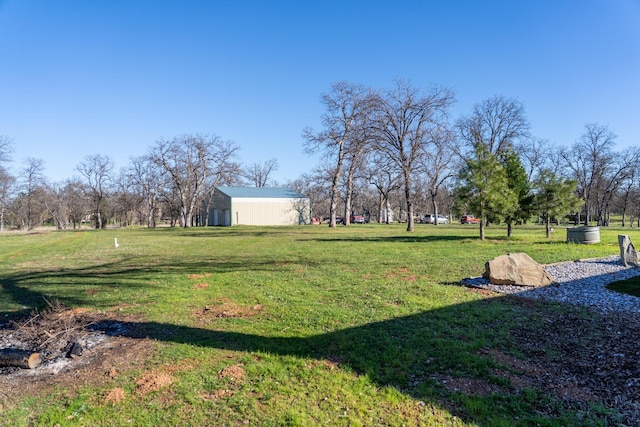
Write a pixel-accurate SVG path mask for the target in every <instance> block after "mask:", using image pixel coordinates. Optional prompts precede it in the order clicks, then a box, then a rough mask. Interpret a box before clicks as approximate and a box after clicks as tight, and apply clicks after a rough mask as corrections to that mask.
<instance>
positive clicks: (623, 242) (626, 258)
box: [618, 234, 640, 267]
mask: <svg viewBox="0 0 640 427" xmlns="http://www.w3.org/2000/svg"><path fill="white" fill-rule="evenodd" d="M618 244H619V245H620V262H621V263H622V265H624V266H625V267H628V266H630V265H631V266H634V267H638V266H640V259H639V258H638V252H637V251H636V248H635V246H633V242H631V238H630V237H629V236H627V235H626V234H618Z"/></svg>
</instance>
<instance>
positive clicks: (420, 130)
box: [0, 80, 640, 239]
mask: <svg viewBox="0 0 640 427" xmlns="http://www.w3.org/2000/svg"><path fill="white" fill-rule="evenodd" d="M454 102H455V96H454V93H453V91H452V90H450V89H447V88H443V87H439V86H431V87H428V88H426V89H420V88H416V87H414V86H412V85H411V83H410V82H408V81H405V80H397V81H395V82H394V85H393V86H392V87H391V88H389V89H378V90H376V89H372V88H367V87H365V86H363V85H359V84H355V83H350V82H345V81H341V82H336V83H334V84H333V85H332V86H331V88H330V90H329V92H327V93H325V94H323V95H322V96H321V103H322V104H323V105H324V107H325V112H324V113H323V115H322V117H321V123H322V128H321V129H320V130H314V129H312V128H310V127H306V128H304V129H303V130H302V138H303V147H302V148H303V150H304V151H305V152H306V153H308V154H309V155H319V156H320V158H321V159H322V160H321V162H320V163H319V164H318V165H317V166H316V167H315V168H314V169H313V170H312V171H310V172H309V173H305V174H303V175H301V176H300V177H298V178H296V179H295V180H291V181H288V182H287V183H286V186H288V187H290V188H293V189H295V190H297V191H299V192H301V193H304V194H306V195H307V196H308V197H310V198H311V200H312V205H313V208H314V215H315V216H316V217H319V218H321V219H324V218H326V219H327V221H328V225H329V227H336V226H337V224H338V223H339V221H338V219H341V222H342V223H343V224H345V225H349V224H350V218H351V215H352V214H353V213H363V214H365V215H367V217H368V218H370V219H371V220H373V221H377V222H386V223H390V222H394V221H398V220H399V221H406V223H407V231H409V232H411V231H413V230H414V229H415V221H416V220H417V218H419V217H420V216H421V215H423V214H424V213H427V212H429V213H433V214H434V215H436V216H437V215H438V214H439V213H440V212H445V213H446V215H447V216H449V217H450V218H451V217H452V216H453V215H456V214H457V215H462V214H473V215H476V216H477V217H478V218H479V219H480V226H479V233H480V238H481V239H483V238H484V229H485V227H486V226H489V225H491V224H498V223H504V224H506V225H507V234H508V235H509V236H511V235H512V232H513V226H514V225H518V224H523V223H525V222H527V221H528V220H530V219H531V218H536V217H537V218H539V219H540V220H541V221H543V222H545V223H546V225H547V227H546V229H547V235H549V228H550V222H551V220H552V219H555V220H558V218H564V217H566V218H567V220H568V221H570V222H572V223H574V224H576V225H577V224H585V225H588V224H591V223H592V222H595V223H596V224H597V225H602V226H607V225H609V224H610V218H611V214H612V213H618V214H621V215H622V225H623V226H626V225H627V224H628V225H630V226H632V225H633V224H632V221H634V220H637V221H638V226H639V227H640V211H639V206H640V204H639V203H638V201H640V171H639V167H640V152H639V150H638V148H635V147H633V148H629V149H626V150H624V151H621V152H618V151H615V142H616V139H617V136H616V135H615V133H614V132H613V131H611V130H610V129H609V128H608V126H604V125H600V124H597V123H588V124H586V125H585V128H584V132H583V133H582V134H581V135H580V136H579V138H578V139H577V140H576V141H575V142H574V143H573V144H572V145H571V146H566V147H561V148H560V149H554V148H553V147H552V146H551V144H550V143H549V142H548V141H545V140H543V139H540V138H536V137H533V136H532V135H531V134H530V125H529V122H528V119H527V117H526V114H525V110H524V106H523V105H522V103H520V102H519V101H518V100H515V99H507V98H504V97H502V96H500V95H496V96H494V97H491V98H488V99H485V100H483V101H481V102H480V103H478V104H476V105H475V106H474V107H473V110H472V111H471V112H470V113H469V114H468V115H463V116H461V117H460V118H458V119H456V120H452V119H451V118H450V109H451V107H452V106H453V104H454ZM11 143H12V141H11V140H10V139H9V138H8V137H7V136H2V135H0V231H1V230H4V228H5V225H9V226H11V227H14V228H23V229H32V228H34V227H36V226H38V225H41V224H43V223H45V222H50V223H52V224H54V225H55V226H56V227H57V228H59V229H66V228H77V227H79V226H80V225H81V224H82V223H84V222H86V221H87V220H90V221H91V222H92V225H93V226H94V227H96V228H103V227H105V226H106V225H107V224H113V225H119V226H128V225H133V224H142V225H146V226H147V227H155V226H156V225H157V224H158V222H159V221H163V222H167V223H169V224H170V225H172V226H178V225H179V226H181V227H191V226H195V225H206V218H208V215H209V212H208V211H207V209H208V206H209V205H210V203H208V202H210V200H211V197H212V195H213V190H214V189H215V187H216V186H219V185H252V186H256V187H264V186H269V185H274V184H276V183H275V182H274V181H273V180H272V179H271V175H272V173H273V172H274V171H275V170H277V169H278V160H277V159H269V160H266V161H264V162H257V163H253V164H251V165H247V166H242V165H240V164H239V163H238V162H237V154H238V151H239V150H240V147H239V146H237V145H236V144H235V143H234V142H233V141H228V140H223V139H221V138H220V137H218V136H215V135H194V134H185V135H180V136H176V137H174V138H170V139H159V140H157V141H155V143H154V144H153V145H152V146H150V147H149V150H148V153H147V154H146V155H143V156H140V157H137V158H132V159H131V161H130V164H129V165H127V166H126V167H125V168H123V169H121V170H120V171H116V170H115V167H114V164H113V161H112V160H111V159H110V158H109V157H108V156H105V155H101V154H95V155H89V156H86V157H85V158H84V160H83V161H82V162H81V163H80V164H79V165H77V168H76V170H77V172H78V173H79V176H74V177H73V178H70V179H68V180H66V181H64V182H62V183H48V182H47V181H46V179H45V177H44V174H43V170H44V162H43V161H42V160H41V159H37V158H29V159H26V160H25V161H24V162H23V167H22V169H21V170H20V171H19V173H18V174H17V175H16V176H14V175H13V174H11V173H10V172H9V170H8V168H7V165H8V163H9V162H10V161H11Z"/></svg>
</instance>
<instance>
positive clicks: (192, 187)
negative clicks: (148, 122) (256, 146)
mask: <svg viewBox="0 0 640 427" xmlns="http://www.w3.org/2000/svg"><path fill="white" fill-rule="evenodd" d="M237 150H238V147H237V146H236V145H235V144H234V143H232V142H229V141H223V140H222V139H220V138H219V137H217V136H206V135H183V136H180V137H175V138H173V139H160V140H158V141H156V144H155V146H154V147H153V149H152V151H151V153H150V158H151V160H152V161H153V162H154V163H155V164H156V165H158V166H159V167H161V168H162V169H163V171H164V172H166V173H167V175H168V176H169V177H170V179H171V184H172V186H173V191H175V193H176V195H177V197H178V200H179V203H180V207H179V209H180V218H179V219H180V225H181V226H182V227H184V228H187V227H191V225H193V224H192V220H193V213H194V210H195V208H196V204H197V203H198V202H199V201H201V200H202V196H203V191H204V190H205V188H206V185H205V184H206V183H207V179H208V178H209V177H210V176H212V175H213V171H215V170H216V167H217V166H219V165H220V164H221V163H223V162H224V161H225V160H227V159H228V158H229V157H232V156H233V155H234V154H235V152H236V151H237Z"/></svg>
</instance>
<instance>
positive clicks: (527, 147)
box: [516, 138, 557, 181]
mask: <svg viewBox="0 0 640 427" xmlns="http://www.w3.org/2000/svg"><path fill="white" fill-rule="evenodd" d="M516 150H517V151H518V152H519V153H520V158H521V159H522V163H523V166H524V167H525V168H526V171H527V176H528V177H529V181H533V180H535V179H536V178H537V175H538V173H539V172H540V171H541V170H543V169H546V170H553V169H554V168H553V167H552V165H553V164H557V162H554V159H553V155H554V154H553V153H554V152H555V150H552V148H551V146H550V143H549V141H548V140H546V139H540V138H530V139H529V140H528V141H526V140H525V141H522V143H520V144H519V145H518V147H517V148H516ZM556 172H557V171H556Z"/></svg>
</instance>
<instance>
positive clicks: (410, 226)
mask: <svg viewBox="0 0 640 427" xmlns="http://www.w3.org/2000/svg"><path fill="white" fill-rule="evenodd" d="M404 175H405V178H404V196H405V198H406V200H407V231H414V229H415V226H414V221H413V199H412V198H411V197H412V196H411V177H410V176H409V172H408V171H405V174H404Z"/></svg>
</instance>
